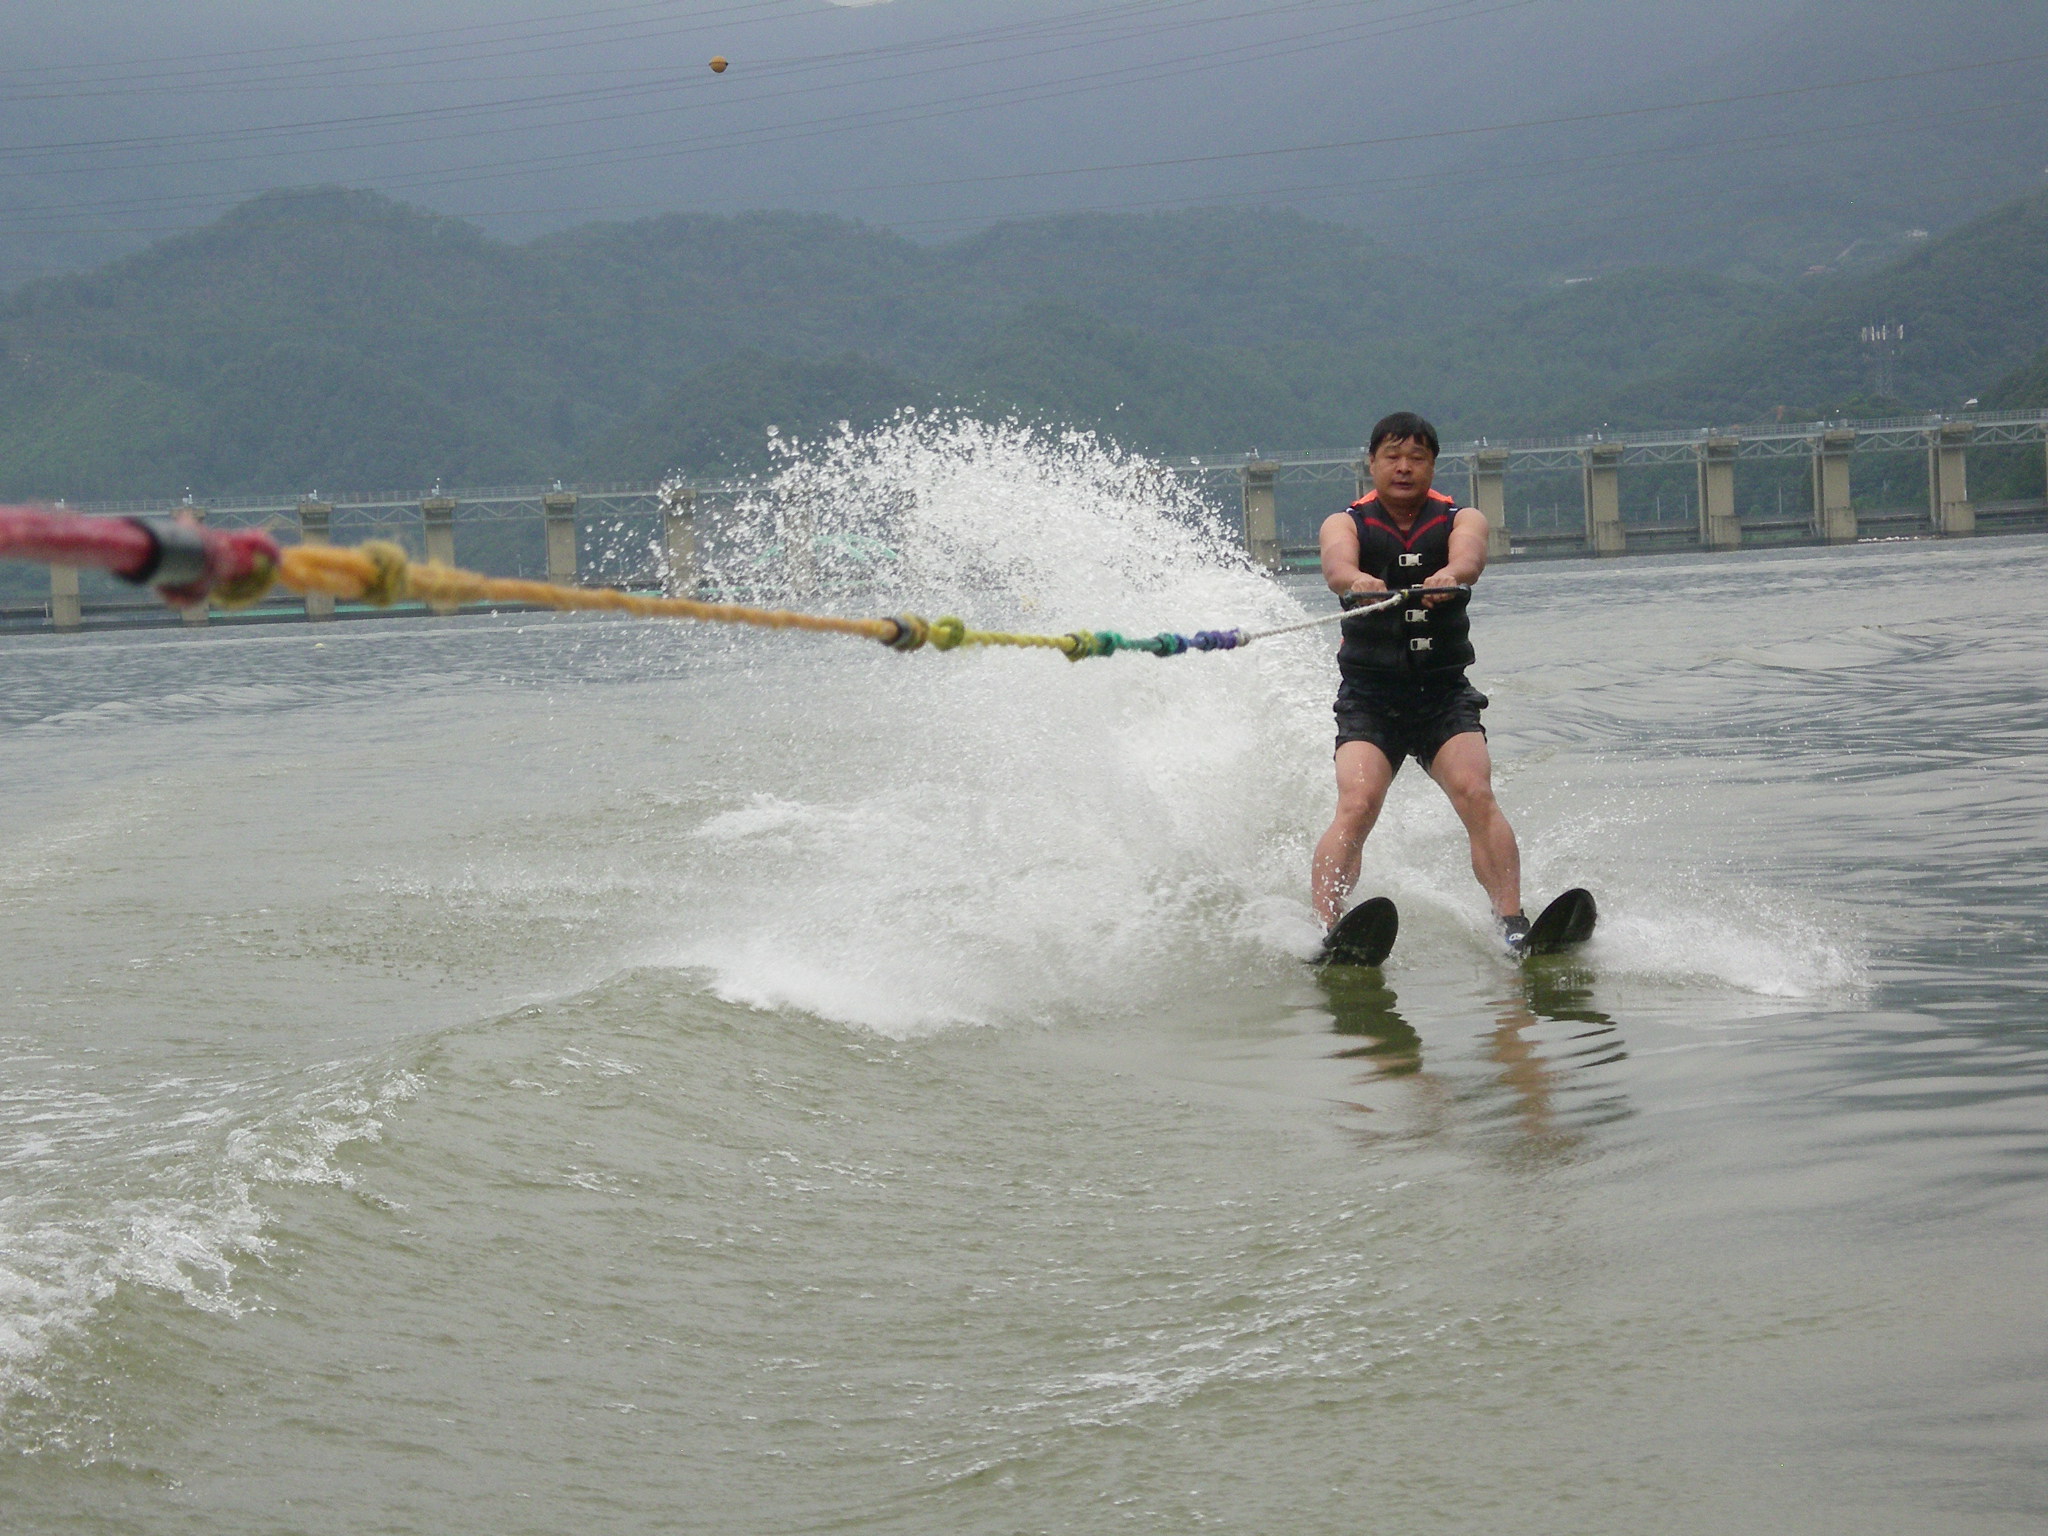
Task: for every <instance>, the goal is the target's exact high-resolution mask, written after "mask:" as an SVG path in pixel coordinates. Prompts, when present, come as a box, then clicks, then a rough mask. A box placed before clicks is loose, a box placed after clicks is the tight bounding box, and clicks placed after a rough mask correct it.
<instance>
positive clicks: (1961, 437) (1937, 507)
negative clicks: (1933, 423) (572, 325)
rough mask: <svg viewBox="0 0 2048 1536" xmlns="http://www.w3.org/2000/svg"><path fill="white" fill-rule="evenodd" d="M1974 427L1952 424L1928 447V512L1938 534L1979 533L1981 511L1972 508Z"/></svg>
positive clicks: (1943, 427) (1937, 433) (1945, 425)
mask: <svg viewBox="0 0 2048 1536" xmlns="http://www.w3.org/2000/svg"><path fill="white" fill-rule="evenodd" d="M1972 430H1973V429H1972V428H1971V426H1970V423H1968V422H1967V421H1949V422H1944V423H1942V425H1941V426H1939V427H1937V428H1936V429H1935V431H1934V433H1933V435H1932V436H1931V437H1930V438H1929V439H1928V443H1927V512H1928V518H1929V521H1930V523H1931V524H1932V526H1933V528H1934V531H1935V532H1936V533H1940V534H1969V533H1975V532H1976V531H1977V509H1976V508H1975V507H1973V506H1971V505H1970V479H1969V465H1968V462H1967V460H1968V458H1969V451H1970V434H1971V432H1972Z"/></svg>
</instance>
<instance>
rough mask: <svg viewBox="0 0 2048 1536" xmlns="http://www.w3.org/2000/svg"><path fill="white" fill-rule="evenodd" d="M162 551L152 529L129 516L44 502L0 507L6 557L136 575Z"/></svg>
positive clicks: (0, 543) (0, 555)
mask: <svg viewBox="0 0 2048 1536" xmlns="http://www.w3.org/2000/svg"><path fill="white" fill-rule="evenodd" d="M155 553H156V540H155V539H153V538H151V537H150V534H149V530H148V529H146V528H142V527H139V526H138V525H136V524H134V523H131V522H129V521H128V519H127V518H125V517H80V516H79V515H78V514H77V513H75V512H51V511H48V510H46V509H45V508H42V507H0V559H5V560H39V561H42V562H43V563H44V564H46V565H82V566H89V567H91V568H92V569H93V570H98V571H110V572H112V573H113V574H114V575H116V576H132V575H133V574H134V573H135V572H137V571H139V570H142V569H143V568H144V567H145V566H147V565H148V564H149V562H150V559H151V557H152V556H153V555H155Z"/></svg>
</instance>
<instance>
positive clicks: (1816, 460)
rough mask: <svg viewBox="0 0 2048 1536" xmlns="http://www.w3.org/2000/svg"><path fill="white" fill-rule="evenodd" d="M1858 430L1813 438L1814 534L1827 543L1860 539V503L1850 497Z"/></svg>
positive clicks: (1851, 541) (1846, 542)
mask: <svg viewBox="0 0 2048 1536" xmlns="http://www.w3.org/2000/svg"><path fill="white" fill-rule="evenodd" d="M1855 443H1856V434H1855V433H1854V432H1823V433H1821V435H1820V436H1819V437H1816V438H1815V439H1814V440H1813V536H1814V537H1815V538H1817V539H1819V540H1821V541H1822V542H1823V543H1827V544H1854V543H1855V542H1856V505H1855V503H1854V502H1852V501H1851V500H1850V499H1849V450H1850V449H1851V448H1852V447H1854V446H1855Z"/></svg>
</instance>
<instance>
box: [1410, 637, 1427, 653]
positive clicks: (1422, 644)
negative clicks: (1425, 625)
mask: <svg viewBox="0 0 2048 1536" xmlns="http://www.w3.org/2000/svg"><path fill="white" fill-rule="evenodd" d="M1408 649H1409V650H1411V651H1426V650H1428V649H1429V636H1427V635H1417V636H1416V637H1415V638H1414V639H1413V640H1410V641H1409V642H1408Z"/></svg>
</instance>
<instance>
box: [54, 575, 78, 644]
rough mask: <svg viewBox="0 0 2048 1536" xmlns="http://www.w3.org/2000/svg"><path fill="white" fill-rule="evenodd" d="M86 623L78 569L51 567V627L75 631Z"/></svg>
mask: <svg viewBox="0 0 2048 1536" xmlns="http://www.w3.org/2000/svg"><path fill="white" fill-rule="evenodd" d="M84 622H85V608H84V605H83V604H82V603H80V601H79V599H78V567H77V566H75V565H53V566H51V567H50V627H51V628H52V629H58V630H66V631H69V630H75V629H77V628H78V627H79V626H80V625H81V624H83V623H84Z"/></svg>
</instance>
